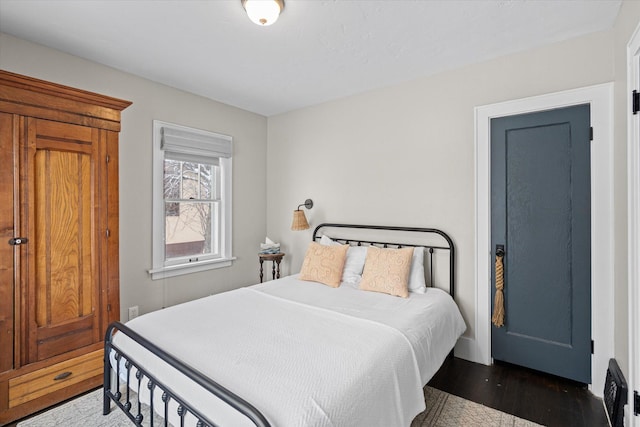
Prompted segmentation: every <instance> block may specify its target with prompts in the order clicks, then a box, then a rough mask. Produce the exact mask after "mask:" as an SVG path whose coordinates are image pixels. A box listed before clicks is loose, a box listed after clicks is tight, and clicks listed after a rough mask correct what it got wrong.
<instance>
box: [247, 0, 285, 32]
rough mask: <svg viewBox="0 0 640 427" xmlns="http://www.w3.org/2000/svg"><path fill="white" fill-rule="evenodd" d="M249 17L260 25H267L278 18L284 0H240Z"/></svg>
mask: <svg viewBox="0 0 640 427" xmlns="http://www.w3.org/2000/svg"><path fill="white" fill-rule="evenodd" d="M241 1H242V6H244V9H245V10H246V11H247V15H248V16H249V19H251V21H253V22H254V23H255V24H258V25H260V26H264V27H266V26H268V25H271V24H273V23H274V22H276V21H277V20H278V17H279V16H280V13H281V12H282V9H284V0H241Z"/></svg>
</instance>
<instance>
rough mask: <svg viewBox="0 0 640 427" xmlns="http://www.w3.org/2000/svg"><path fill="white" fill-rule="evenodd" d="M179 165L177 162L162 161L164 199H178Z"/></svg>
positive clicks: (179, 162)
mask: <svg viewBox="0 0 640 427" xmlns="http://www.w3.org/2000/svg"><path fill="white" fill-rule="evenodd" d="M181 164H182V162H181V161H178V160H171V159H165V160H164V180H163V185H164V198H165V199H179V198H180V182H181V172H180V170H181Z"/></svg>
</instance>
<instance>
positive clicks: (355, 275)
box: [320, 236, 427, 294]
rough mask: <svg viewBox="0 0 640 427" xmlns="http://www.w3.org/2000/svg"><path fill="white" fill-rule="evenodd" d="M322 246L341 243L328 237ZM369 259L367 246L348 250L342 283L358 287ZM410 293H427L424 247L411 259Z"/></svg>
mask: <svg viewBox="0 0 640 427" xmlns="http://www.w3.org/2000/svg"><path fill="white" fill-rule="evenodd" d="M320 244H321V245H330V246H333V245H339V244H340V243H338V242H336V241H335V240H333V239H331V238H330V237H328V236H322V237H321V238H320ZM366 259H367V247H366V246H349V249H348V250H347V260H346V261H345V263H344V270H343V271H342V283H347V284H349V285H358V284H359V283H360V280H361V279H362V271H363V270H364V262H365V260H366ZM409 292H415V293H417V294H424V293H426V292H427V284H426V282H425V279H424V246H416V247H415V248H413V258H412V259H411V270H410V273H409Z"/></svg>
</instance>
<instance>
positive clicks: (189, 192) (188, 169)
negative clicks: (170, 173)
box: [182, 162, 200, 199]
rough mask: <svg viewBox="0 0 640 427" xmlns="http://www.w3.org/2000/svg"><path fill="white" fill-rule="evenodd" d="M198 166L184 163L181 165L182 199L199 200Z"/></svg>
mask: <svg viewBox="0 0 640 427" xmlns="http://www.w3.org/2000/svg"><path fill="white" fill-rule="evenodd" d="M199 172H200V164H199V163H191V162H184V163H183V164H182V198H183V199H199V198H200V195H199V194H198V186H199V181H200V173H199Z"/></svg>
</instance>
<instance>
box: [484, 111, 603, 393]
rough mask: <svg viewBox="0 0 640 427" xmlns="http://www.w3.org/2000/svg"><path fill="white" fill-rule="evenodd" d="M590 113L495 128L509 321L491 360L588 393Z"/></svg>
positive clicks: (547, 115) (495, 222) (502, 121)
mask: <svg viewBox="0 0 640 427" xmlns="http://www.w3.org/2000/svg"><path fill="white" fill-rule="evenodd" d="M589 110H590V109H589V105H579V106H574V107H568V108H560V109H554V110H548V111H543V112H536V113H529V114H522V115H517V116H509V117H502V118H497V119H492V120H491V241H492V251H493V253H492V259H493V261H494V262H495V256H496V248H498V247H500V249H502V248H503V249H504V256H503V260H502V261H503V277H504V290H503V294H504V313H505V315H504V326H502V327H496V326H492V331H491V346H492V348H491V351H492V357H493V358H494V359H495V360H501V361H505V362H509V363H513V364H516V365H520V366H526V367H528V368H532V369H536V370H539V371H543V372H547V373H551V374H554V375H558V376H561V377H565V378H570V379H573V380H575V381H579V382H583V383H590V382H591V209H590V204H591V185H590V147H589V145H590V119H589V116H590V111H589ZM491 270H492V276H493V277H492V283H493V284H494V285H495V279H496V277H495V271H496V269H495V268H494V264H493V263H492V268H491ZM492 297H493V298H492V301H494V298H495V286H494V287H493V291H492Z"/></svg>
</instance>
